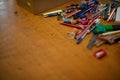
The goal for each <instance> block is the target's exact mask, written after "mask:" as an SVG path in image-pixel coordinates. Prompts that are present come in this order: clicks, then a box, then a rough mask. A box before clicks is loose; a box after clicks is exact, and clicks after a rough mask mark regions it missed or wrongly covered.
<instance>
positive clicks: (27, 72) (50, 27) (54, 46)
mask: <svg viewBox="0 0 120 80" xmlns="http://www.w3.org/2000/svg"><path fill="white" fill-rule="evenodd" d="M0 3H1V4H0V80H119V79H120V44H113V45H103V46H101V47H94V48H93V49H92V50H88V49H87V48H86V46H87V44H88V41H89V40H90V38H91V36H92V33H91V34H89V35H87V36H86V37H85V39H84V40H83V41H82V43H80V44H79V45H77V44H76V40H74V39H73V40H68V37H69V36H68V34H67V32H69V31H71V30H72V28H70V27H66V26H63V25H60V24H59V21H57V17H51V18H44V17H43V16H42V14H43V13H44V12H43V13H41V14H39V15H33V14H31V13H29V12H27V11H26V10H24V9H23V8H21V7H19V6H17V5H15V4H14V3H13V0H1V2H0ZM71 3H73V2H70V3H67V4H65V5H62V6H59V7H56V8H53V9H51V10H48V11H52V10H57V9H63V8H64V7H65V6H66V5H68V4H71ZM74 3H75V2H74ZM16 11H17V14H14V12H16ZM46 12H47V11H46ZM102 23H103V24H114V23H113V22H110V23H106V21H102ZM101 48H102V49H104V50H105V51H106V52H107V56H106V57H104V58H103V59H101V60H98V59H96V58H95V57H94V56H93V53H94V52H95V51H96V50H98V49H101Z"/></svg>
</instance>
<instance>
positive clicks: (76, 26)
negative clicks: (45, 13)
mask: <svg viewBox="0 0 120 80" xmlns="http://www.w3.org/2000/svg"><path fill="white" fill-rule="evenodd" d="M60 24H62V25H65V26H70V27H74V28H77V29H84V27H82V26H78V25H74V24H68V23H64V22H61V23H60Z"/></svg>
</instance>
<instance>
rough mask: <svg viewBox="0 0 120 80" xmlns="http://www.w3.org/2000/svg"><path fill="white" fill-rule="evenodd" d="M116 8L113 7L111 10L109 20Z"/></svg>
mask: <svg viewBox="0 0 120 80" xmlns="http://www.w3.org/2000/svg"><path fill="white" fill-rule="evenodd" d="M115 10H116V8H113V10H112V11H111V13H110V15H109V17H108V19H107V21H109V20H110V18H111V17H112V15H113V13H114V12H115Z"/></svg>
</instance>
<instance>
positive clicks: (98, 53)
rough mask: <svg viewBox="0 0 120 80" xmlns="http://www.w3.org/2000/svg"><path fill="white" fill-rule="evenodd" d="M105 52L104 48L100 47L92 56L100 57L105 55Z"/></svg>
mask: <svg viewBox="0 0 120 80" xmlns="http://www.w3.org/2000/svg"><path fill="white" fill-rule="evenodd" d="M106 55H107V53H106V51H105V50H103V49H100V50H97V51H96V52H95V53H94V56H95V57H96V58H97V59H101V58H103V57H104V56H106Z"/></svg>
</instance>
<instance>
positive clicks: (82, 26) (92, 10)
mask: <svg viewBox="0 0 120 80" xmlns="http://www.w3.org/2000/svg"><path fill="white" fill-rule="evenodd" d="M119 13H120V7H118V6H117V2H116V1H113V2H112V3H111V2H108V3H107V4H100V3H99V1H98V0H84V1H82V4H71V5H69V6H67V7H66V9H63V10H56V11H52V12H48V13H44V14H43V16H44V17H52V16H58V20H59V21H61V22H60V24H61V25H65V26H69V27H73V31H72V32H69V34H70V37H71V39H76V40H77V42H76V43H77V44H80V43H81V42H82V40H83V39H84V38H85V36H86V35H87V34H89V33H90V32H93V37H92V38H91V39H90V41H89V44H88V45H87V48H88V49H92V47H93V46H94V45H95V46H101V45H102V44H113V43H117V42H119V41H120V34H119V33H120V25H104V24H101V23H100V18H102V19H104V20H106V22H107V21H120V19H119V18H118V15H119ZM114 34H115V35H114ZM103 52H105V51H103ZM102 54H103V53H102Z"/></svg>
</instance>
